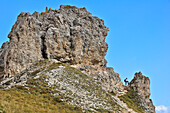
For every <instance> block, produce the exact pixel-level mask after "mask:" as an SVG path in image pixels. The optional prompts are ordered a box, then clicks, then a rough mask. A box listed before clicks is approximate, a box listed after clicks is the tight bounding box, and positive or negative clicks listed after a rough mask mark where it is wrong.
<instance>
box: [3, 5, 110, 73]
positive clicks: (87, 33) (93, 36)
mask: <svg viewBox="0 0 170 113" xmlns="http://www.w3.org/2000/svg"><path fill="white" fill-rule="evenodd" d="M107 32H108V28H107V27H106V26H105V25H104V21H103V20H102V19H99V18H97V17H93V16H92V15H91V13H89V12H87V10H86V9H85V8H77V7H75V6H64V5H61V7H60V9H59V10H57V9H56V10H52V9H51V8H50V9H49V10H48V8H46V12H42V13H38V12H35V13H33V14H32V15H31V14H30V13H23V12H22V13H21V14H20V15H19V16H18V18H17V21H16V23H15V25H14V26H13V27H12V30H11V32H10V33H9V35H8V37H9V39H10V42H8V43H7V44H6V45H5V48H4V47H2V48H1V52H0V61H1V62H2V61H3V62H2V63H1V66H0V71H1V73H4V74H5V75H6V76H13V75H15V74H16V73H19V72H21V71H22V70H24V69H25V68H26V67H27V66H28V65H31V64H32V63H33V62H35V61H37V60H39V59H41V58H45V59H57V60H58V61H62V62H67V63H70V64H87V65H97V66H100V67H105V66H106V60H105V58H104V57H105V55H106V52H107V49H108V45H107V43H106V42H105V38H106V36H107ZM1 75H2V74H1Z"/></svg>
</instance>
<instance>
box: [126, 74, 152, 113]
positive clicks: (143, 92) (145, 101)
mask: <svg viewBox="0 0 170 113" xmlns="http://www.w3.org/2000/svg"><path fill="white" fill-rule="evenodd" d="M129 87H130V88H132V89H134V90H135V91H137V93H138V95H139V96H140V97H141V103H140V105H141V107H142V108H144V110H145V112H146V113H155V107H154V105H153V102H152V100H151V99H150V98H149V97H150V94H151V93H150V80H149V78H148V77H145V76H144V75H142V73H141V72H139V73H135V76H134V78H133V80H132V81H131V82H130V83H129Z"/></svg>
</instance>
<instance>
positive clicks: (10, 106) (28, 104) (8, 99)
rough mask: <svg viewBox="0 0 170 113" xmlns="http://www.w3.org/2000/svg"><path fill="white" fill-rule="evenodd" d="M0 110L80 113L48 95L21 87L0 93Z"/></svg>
mask: <svg viewBox="0 0 170 113" xmlns="http://www.w3.org/2000/svg"><path fill="white" fill-rule="evenodd" d="M0 100H1V102H0V108H1V109H2V111H3V112H4V113H47V112H48V113H68V112H69V113H81V112H82V110H81V108H79V107H75V106H73V105H69V104H66V103H65V102H63V101H61V100H60V99H59V98H57V97H53V96H51V95H50V94H49V93H45V92H38V91H36V88H35V89H33V88H32V89H31V91H29V90H27V89H25V88H24V87H22V86H18V87H17V88H13V89H8V90H1V91H0Z"/></svg>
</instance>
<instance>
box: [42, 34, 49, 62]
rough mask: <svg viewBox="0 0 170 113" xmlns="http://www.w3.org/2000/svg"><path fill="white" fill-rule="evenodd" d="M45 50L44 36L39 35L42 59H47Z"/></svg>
mask: <svg viewBox="0 0 170 113" xmlns="http://www.w3.org/2000/svg"><path fill="white" fill-rule="evenodd" d="M46 51H47V47H46V45H45V36H41V54H42V57H43V58H44V59H48V56H47V52H46Z"/></svg>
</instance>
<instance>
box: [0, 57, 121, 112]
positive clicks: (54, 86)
mask: <svg viewBox="0 0 170 113" xmlns="http://www.w3.org/2000/svg"><path fill="white" fill-rule="evenodd" d="M32 70H33V71H32ZM23 76H24V77H25V78H27V80H26V81H25V83H21V84H20V85H17V86H12V87H14V88H12V89H7V90H0V100H2V101H1V103H0V108H2V110H3V111H6V112H7V111H11V112H15V111H16V112H47V111H48V112H54V111H55V113H57V112H60V113H64V112H69V113H72V112H82V111H83V112H103V113H108V112H110V113H112V112H113V111H119V112H120V111H121V109H123V108H121V106H119V105H118V104H117V103H116V100H115V99H114V98H113V95H111V94H109V93H107V92H106V91H105V90H103V89H102V87H101V86H100V85H99V83H98V82H96V81H94V80H93V79H92V78H91V77H89V76H87V75H85V74H83V73H82V72H81V71H79V70H77V69H75V68H73V67H70V66H69V65H66V64H63V63H61V62H57V63H56V62H51V61H49V60H44V61H40V62H37V63H35V64H34V65H33V66H31V67H30V68H29V69H28V70H26V71H23V72H22V73H21V74H20V75H17V77H16V79H18V80H16V81H20V79H21V78H23ZM14 80H15V79H14ZM12 110H13V111H12Z"/></svg>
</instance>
